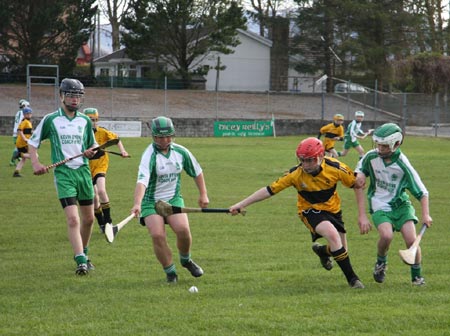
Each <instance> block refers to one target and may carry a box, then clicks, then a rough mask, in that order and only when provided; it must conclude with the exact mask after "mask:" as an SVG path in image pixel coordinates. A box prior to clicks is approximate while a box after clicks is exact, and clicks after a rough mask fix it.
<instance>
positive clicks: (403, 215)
mask: <svg viewBox="0 0 450 336" xmlns="http://www.w3.org/2000/svg"><path fill="white" fill-rule="evenodd" d="M372 220H373V224H374V225H375V227H378V225H380V224H381V223H385V222H388V223H391V224H392V227H393V228H394V231H400V229H401V228H402V226H403V224H405V223H406V222H407V221H410V220H412V221H413V222H414V224H416V223H417V222H418V219H417V217H416V211H415V209H414V207H413V206H412V205H411V204H405V205H402V206H401V207H399V208H397V209H395V210H392V211H389V212H385V211H381V210H380V211H376V212H374V213H373V214H372Z"/></svg>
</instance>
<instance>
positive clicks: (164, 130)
mask: <svg viewBox="0 0 450 336" xmlns="http://www.w3.org/2000/svg"><path fill="white" fill-rule="evenodd" d="M151 128H152V136H153V143H154V145H155V146H156V147H157V148H158V149H160V150H166V149H167V148H169V146H170V145H171V144H172V139H171V138H170V141H169V137H173V136H174V135H175V128H174V127H173V123H172V120H171V119H170V118H167V117H157V118H155V119H153V120H152V124H151Z"/></svg>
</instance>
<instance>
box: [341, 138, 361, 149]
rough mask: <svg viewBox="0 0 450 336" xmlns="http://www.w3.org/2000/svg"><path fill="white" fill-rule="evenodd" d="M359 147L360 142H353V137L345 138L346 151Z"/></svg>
mask: <svg viewBox="0 0 450 336" xmlns="http://www.w3.org/2000/svg"><path fill="white" fill-rule="evenodd" d="M359 145H360V144H359V141H358V140H355V141H352V138H351V137H345V138H344V149H350V148H355V147H358V146H359Z"/></svg>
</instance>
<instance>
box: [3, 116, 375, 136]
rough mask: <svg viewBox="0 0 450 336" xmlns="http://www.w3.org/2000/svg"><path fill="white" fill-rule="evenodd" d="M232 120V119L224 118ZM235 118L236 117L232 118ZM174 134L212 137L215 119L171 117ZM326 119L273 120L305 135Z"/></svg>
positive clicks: (279, 129) (6, 127) (286, 131)
mask: <svg viewBox="0 0 450 336" xmlns="http://www.w3.org/2000/svg"><path fill="white" fill-rule="evenodd" d="M40 119H41V118H33V120H32V121H33V126H34V127H36V126H37V124H38V123H39V121H40ZM108 120H121V121H123V120H128V121H131V120H132V121H136V120H139V119H136V118H133V119H131V118H113V119H108ZM226 120H233V119H226ZM234 120H237V119H234ZM141 121H142V136H149V135H150V128H149V124H148V123H149V120H148V119H145V120H142V119H141ZM172 121H173V123H174V126H175V130H176V134H177V136H179V137H213V136H214V121H216V119H208V118H172ZM327 122H328V121H325V122H324V121H321V120H297V119H292V120H289V119H280V120H275V131H276V135H277V136H287V135H305V134H313V135H315V134H318V133H319V129H320V127H321V126H323V125H324V124H325V123H327ZM13 124H14V118H13V117H1V116H0V135H12V128H13ZM374 127H375V124H374V122H371V121H364V129H369V128H374Z"/></svg>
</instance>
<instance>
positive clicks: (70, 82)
mask: <svg viewBox="0 0 450 336" xmlns="http://www.w3.org/2000/svg"><path fill="white" fill-rule="evenodd" d="M59 93H72V94H79V95H84V85H83V83H81V82H80V81H79V80H78V79H73V78H64V79H63V80H62V82H61V85H60V87H59Z"/></svg>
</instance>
